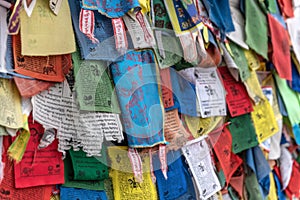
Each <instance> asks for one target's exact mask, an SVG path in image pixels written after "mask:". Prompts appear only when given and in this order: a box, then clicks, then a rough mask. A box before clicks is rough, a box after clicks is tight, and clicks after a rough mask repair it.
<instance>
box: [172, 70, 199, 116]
mask: <svg viewBox="0 0 300 200" xmlns="http://www.w3.org/2000/svg"><path fill="white" fill-rule="evenodd" d="M170 75H171V82H172V89H173V99H174V107H172V108H170V109H175V108H178V111H179V113H182V114H185V115H189V116H198V114H197V101H195V99H197V96H196V91H195V86H194V85H193V84H192V83H191V82H190V81H188V80H186V78H185V77H183V76H182V75H180V74H179V73H178V72H177V71H176V70H174V69H172V68H170ZM167 110H168V109H167Z"/></svg>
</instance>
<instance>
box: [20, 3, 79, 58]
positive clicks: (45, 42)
mask: <svg viewBox="0 0 300 200" xmlns="http://www.w3.org/2000/svg"><path fill="white" fill-rule="evenodd" d="M20 22H21V41H22V44H21V46H22V55H28V56H48V55H60V54H68V53H72V52H75V51H76V46H75V37H74V32H73V26H72V21H71V13H70V8H69V4H68V1H63V2H62V4H61V8H60V11H59V13H58V15H55V14H54V13H53V12H52V11H51V9H50V7H49V1H45V0H37V2H36V5H35V8H34V10H33V12H32V15H31V17H28V15H27V14H26V12H25V10H22V11H21V12H20Z"/></svg>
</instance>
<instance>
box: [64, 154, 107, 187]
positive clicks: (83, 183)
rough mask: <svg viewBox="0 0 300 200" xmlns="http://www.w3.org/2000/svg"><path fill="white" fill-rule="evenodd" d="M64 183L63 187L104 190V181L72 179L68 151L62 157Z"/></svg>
mask: <svg viewBox="0 0 300 200" xmlns="http://www.w3.org/2000/svg"><path fill="white" fill-rule="evenodd" d="M64 165H65V167H64V168H65V184H63V185H62V186H64V187H73V188H82V189H86V190H104V181H76V180H74V170H73V166H72V160H71V156H70V154H69V152H67V155H66V158H65V159H64Z"/></svg>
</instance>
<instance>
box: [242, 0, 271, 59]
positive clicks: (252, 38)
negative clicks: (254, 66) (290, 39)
mask: <svg viewBox="0 0 300 200" xmlns="http://www.w3.org/2000/svg"><path fill="white" fill-rule="evenodd" d="M245 23H246V26H245V30H246V43H247V44H248V45H249V47H250V48H252V49H253V50H254V51H256V52H257V53H258V54H260V55H261V56H263V57H264V58H265V59H268V54H267V53H268V28H267V17H266V15H265V14H264V12H263V11H262V10H261V8H260V7H259V5H258V2H257V1H248V0H246V1H245Z"/></svg>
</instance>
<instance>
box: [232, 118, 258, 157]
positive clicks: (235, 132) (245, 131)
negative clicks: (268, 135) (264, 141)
mask: <svg viewBox="0 0 300 200" xmlns="http://www.w3.org/2000/svg"><path fill="white" fill-rule="evenodd" d="M229 121H230V122H231V123H230V124H229V126H228V129H229V130H230V133H231V135H232V152H233V153H239V152H241V151H243V150H246V149H249V148H251V147H255V146H257V145H258V141H257V139H256V133H255V129H254V126H253V124H252V122H251V117H250V115H249V114H245V115H241V116H237V117H233V118H230V119H229Z"/></svg>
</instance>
